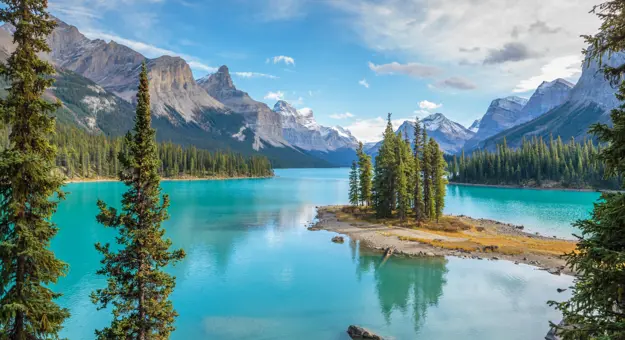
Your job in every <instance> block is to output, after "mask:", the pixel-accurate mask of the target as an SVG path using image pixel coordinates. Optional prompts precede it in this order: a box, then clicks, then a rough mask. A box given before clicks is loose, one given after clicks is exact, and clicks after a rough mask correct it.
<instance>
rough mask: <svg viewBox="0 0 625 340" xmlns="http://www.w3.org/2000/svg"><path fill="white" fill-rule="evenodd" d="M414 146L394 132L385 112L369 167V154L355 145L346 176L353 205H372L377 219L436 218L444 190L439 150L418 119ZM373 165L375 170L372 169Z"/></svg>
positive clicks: (443, 165) (442, 168)
mask: <svg viewBox="0 0 625 340" xmlns="http://www.w3.org/2000/svg"><path fill="white" fill-rule="evenodd" d="M413 133H414V148H412V149H411V146H410V140H409V139H408V136H399V135H396V134H395V133H394V132H393V125H392V124H391V114H390V113H389V114H388V119H387V124H386V129H385V130H384V134H383V139H382V145H381V146H380V151H379V153H378V155H377V156H376V158H375V165H374V166H373V167H372V166H371V157H370V156H368V155H366V154H365V153H364V152H363V146H362V143H361V144H360V146H359V148H358V152H357V154H358V163H356V162H354V163H353V164H352V170H351V172H350V177H349V199H350V203H351V204H352V205H354V206H358V205H363V206H371V207H373V210H374V211H375V214H376V216H377V217H379V218H390V217H391V216H393V215H395V214H396V215H397V217H398V218H399V219H400V220H401V221H405V220H407V219H408V218H409V217H410V216H409V215H410V214H411V212H412V213H413V214H414V216H413V218H414V219H415V221H417V222H418V223H422V222H424V221H427V220H432V219H435V220H439V219H440V217H441V216H442V214H443V207H444V206H445V194H446V186H445V185H446V184H447V179H446V172H445V165H446V164H445V160H444V158H443V151H442V150H441V149H440V147H439V146H438V144H437V143H436V141H435V140H434V139H433V138H429V137H428V135H427V131H426V130H425V128H423V129H421V124H420V123H419V121H418V120H417V122H416V124H415V128H414V131H413ZM372 169H373V174H372V173H371V172H372Z"/></svg>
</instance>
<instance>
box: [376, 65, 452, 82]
mask: <svg viewBox="0 0 625 340" xmlns="http://www.w3.org/2000/svg"><path fill="white" fill-rule="evenodd" d="M369 68H370V69H371V71H373V72H375V73H376V74H404V75H407V76H411V77H415V78H429V77H433V76H436V75H438V74H440V73H441V69H439V68H438V67H435V66H430V65H424V64H419V63H407V64H400V63H398V62H396V61H394V62H392V63H389V64H381V65H376V64H374V63H372V62H369Z"/></svg>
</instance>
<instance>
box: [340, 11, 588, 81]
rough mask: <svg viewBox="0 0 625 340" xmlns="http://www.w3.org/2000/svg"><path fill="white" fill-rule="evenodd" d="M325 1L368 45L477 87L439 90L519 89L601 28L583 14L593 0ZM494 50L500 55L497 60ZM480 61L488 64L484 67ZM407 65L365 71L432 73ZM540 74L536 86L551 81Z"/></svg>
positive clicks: (577, 52) (574, 51)
mask: <svg viewBox="0 0 625 340" xmlns="http://www.w3.org/2000/svg"><path fill="white" fill-rule="evenodd" d="M328 3H329V4H330V5H331V6H334V7H335V8H337V9H339V10H340V11H342V12H345V13H346V14H347V15H348V16H349V19H350V20H346V22H347V23H348V24H349V25H350V26H352V29H353V31H354V32H355V33H356V34H358V35H359V36H360V38H361V40H362V41H363V42H364V43H365V45H367V46H368V47H369V48H371V49H373V50H375V51H381V52H383V53H384V54H386V55H394V54H395V55H401V56H402V59H404V60H407V61H414V62H418V61H423V62H425V61H432V63H433V65H432V66H434V67H438V68H440V69H444V70H445V73H448V72H449V73H450V74H447V75H446V76H447V77H450V76H458V77H460V76H461V77H463V78H465V79H471V80H473V82H477V84H474V85H476V86H473V85H470V83H466V82H463V83H459V82H454V81H451V82H445V83H440V84H438V85H441V86H446V87H452V86H453V85H459V86H463V87H464V88H465V89H472V88H476V87H479V88H480V89H481V90H483V91H492V92H501V90H512V89H514V88H515V87H516V88H517V90H519V88H518V86H517V85H518V84H519V82H520V81H522V80H526V78H527V75H528V74H535V73H536V71H537V70H539V69H541V67H543V66H545V65H547V64H549V63H552V62H555V61H556V60H559V58H563V57H567V56H571V55H578V56H579V55H581V50H582V49H583V48H584V47H586V44H585V42H584V40H583V39H582V38H580V35H582V34H593V33H594V32H596V30H597V28H598V26H599V21H598V19H597V18H596V16H595V15H593V14H590V13H588V12H589V11H590V10H591V9H592V8H593V6H594V5H595V4H596V3H597V1H596V0H549V1H544V0H524V1H501V0H474V1H457V0H438V1H429V0H361V1H330V2H328ZM511 46H512V47H521V46H523V48H520V49H519V48H516V49H515V48H513V49H511V48H510V47H511ZM525 47H528V50H527V51H526V50H524V48H525ZM494 51H499V52H501V53H499V54H498V55H497V58H495V59H493V53H494ZM502 51H503V52H505V53H503V52H502ZM519 52H521V53H519ZM502 53H503V54H502ZM495 54H497V53H495ZM486 60H488V61H489V62H491V63H490V64H487V65H485V64H484V62H485V61H486ZM494 61H497V63H493V62H494ZM428 63H430V62H428ZM410 64H411V63H408V64H399V63H391V64H387V65H389V66H388V67H386V68H383V69H380V68H379V66H385V65H375V64H372V65H370V66H373V67H372V69H373V70H374V71H376V73H394V74H397V73H402V74H409V75H412V76H417V77H424V76H430V73H429V72H430V70H429V69H428V68H424V67H423V66H426V65H423V64H417V65H416V66H417V67H414V66H413V67H408V65H410ZM413 64H414V63H413ZM376 66H378V67H376ZM401 66H404V67H403V68H402V67H401ZM420 66H421V67H420ZM576 68H577V69H579V68H580V66H579V65H578V66H577V67H576ZM424 73H425V74H424ZM565 74H566V73H565ZM556 75H558V74H556ZM543 76H544V77H545V78H544V79H540V81H543V80H553V79H550V78H548V77H551V75H550V74H548V73H545V74H543ZM452 80H453V79H452ZM534 83H536V82H534ZM468 85H470V86H468ZM469 87H470V88H469Z"/></svg>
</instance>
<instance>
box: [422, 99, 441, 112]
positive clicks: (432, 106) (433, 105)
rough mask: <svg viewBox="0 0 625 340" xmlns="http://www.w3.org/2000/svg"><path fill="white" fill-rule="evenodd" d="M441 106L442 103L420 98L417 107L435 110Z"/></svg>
mask: <svg viewBox="0 0 625 340" xmlns="http://www.w3.org/2000/svg"><path fill="white" fill-rule="evenodd" d="M441 106H443V104H436V103H433V102H431V101H429V100H422V101H420V102H419V108H420V109H423V110H436V109H438V108H440V107H441Z"/></svg>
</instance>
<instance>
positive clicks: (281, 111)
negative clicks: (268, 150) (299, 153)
mask: <svg viewBox="0 0 625 340" xmlns="http://www.w3.org/2000/svg"><path fill="white" fill-rule="evenodd" d="M273 111H274V112H275V113H276V114H278V115H279V116H280V118H281V121H282V135H283V137H284V139H286V141H287V142H289V143H290V144H292V145H295V146H297V147H299V148H301V149H304V150H308V151H311V150H315V151H321V152H331V151H335V150H337V149H343V148H346V149H356V148H357V147H358V141H357V140H356V138H355V137H354V136H352V134H351V133H350V132H349V131H348V130H345V129H343V128H341V127H326V126H321V125H319V124H317V122H316V121H315V118H314V116H313V112H312V110H310V109H304V110H300V111H298V110H296V109H295V108H294V107H293V106H291V105H290V104H289V103H287V102H285V101H283V100H280V101H278V102H277V103H276V105H274V107H273Z"/></svg>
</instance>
